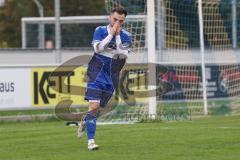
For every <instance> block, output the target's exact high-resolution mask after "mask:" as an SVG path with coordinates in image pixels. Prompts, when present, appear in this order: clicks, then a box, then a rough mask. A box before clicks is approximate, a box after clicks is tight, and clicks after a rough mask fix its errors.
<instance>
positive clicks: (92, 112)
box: [84, 101, 100, 150]
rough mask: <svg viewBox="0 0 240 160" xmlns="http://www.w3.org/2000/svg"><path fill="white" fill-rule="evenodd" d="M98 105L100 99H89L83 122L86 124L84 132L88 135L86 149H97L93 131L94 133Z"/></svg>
mask: <svg viewBox="0 0 240 160" xmlns="http://www.w3.org/2000/svg"><path fill="white" fill-rule="evenodd" d="M99 107H100V101H90V102H89V111H88V112H87V114H86V116H85V119H84V122H85V126H86V132H87V137H88V149H89V150H94V149H98V148H99V146H98V145H96V144H95V133H96V121H97V114H98V111H99Z"/></svg>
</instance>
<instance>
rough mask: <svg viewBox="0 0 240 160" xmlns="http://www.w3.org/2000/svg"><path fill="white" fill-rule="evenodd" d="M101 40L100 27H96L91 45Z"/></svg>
mask: <svg viewBox="0 0 240 160" xmlns="http://www.w3.org/2000/svg"><path fill="white" fill-rule="evenodd" d="M101 40H102V29H101V27H97V28H96V29H95V31H94V34H93V40H92V45H94V44H95V43H97V42H100V41H101Z"/></svg>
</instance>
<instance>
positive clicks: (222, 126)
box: [0, 116, 240, 160]
mask: <svg viewBox="0 0 240 160" xmlns="http://www.w3.org/2000/svg"><path fill="white" fill-rule="evenodd" d="M97 130H98V132H97V136H96V139H97V143H98V144H99V145H100V147H101V148H100V150H98V151H88V150H87V149H86V136H85V137H84V138H83V139H77V138H76V134H75V133H76V127H68V126H65V122H64V121H49V122H25V123H12V122H11V123H0V159H1V160H23V159H24V160H75V159H76V160H120V159H122V160H147V159H150V160H237V159H239V157H240V116H232V117H212V118H201V119H194V120H192V121H177V122H159V123H139V124H134V125H107V126H98V128H97Z"/></svg>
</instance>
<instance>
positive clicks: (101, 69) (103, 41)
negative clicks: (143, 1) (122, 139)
mask: <svg viewBox="0 0 240 160" xmlns="http://www.w3.org/2000/svg"><path fill="white" fill-rule="evenodd" d="M126 16H127V11H126V10H125V9H123V8H115V9H113V10H112V12H111V14H110V16H109V25H107V26H99V27H97V28H96V30H95V32H94V36H93V42H92V44H93V48H94V52H95V53H94V55H93V57H92V59H91V60H90V62H89V64H88V69H87V76H88V82H87V90H86V95H85V99H86V100H88V102H89V110H88V112H87V114H86V115H85V116H84V117H83V119H82V121H81V123H80V126H79V128H78V137H79V138H80V137H82V135H83V133H84V131H85V129H86V132H87V137H88V149H89V150H95V149H98V148H99V146H98V145H97V144H96V143H95V140H94V137H95V131H96V120H97V114H98V111H99V108H100V107H105V106H106V105H107V103H108V101H109V100H110V98H111V97H112V94H113V92H114V90H115V88H116V87H117V86H118V81H119V73H120V71H121V69H122V68H123V66H124V64H125V62H126V58H127V55H128V53H129V48H130V47H131V44H132V38H131V34H130V33H129V32H127V31H126V30H124V29H123V28H122V25H123V23H124V21H125V18H126Z"/></svg>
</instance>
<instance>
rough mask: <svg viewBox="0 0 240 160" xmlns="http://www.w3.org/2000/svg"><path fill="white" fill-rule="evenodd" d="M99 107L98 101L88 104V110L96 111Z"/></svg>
mask: <svg viewBox="0 0 240 160" xmlns="http://www.w3.org/2000/svg"><path fill="white" fill-rule="evenodd" d="M99 108H100V103H98V102H91V103H90V105H89V110H90V111H94V112H98V110H99Z"/></svg>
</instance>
